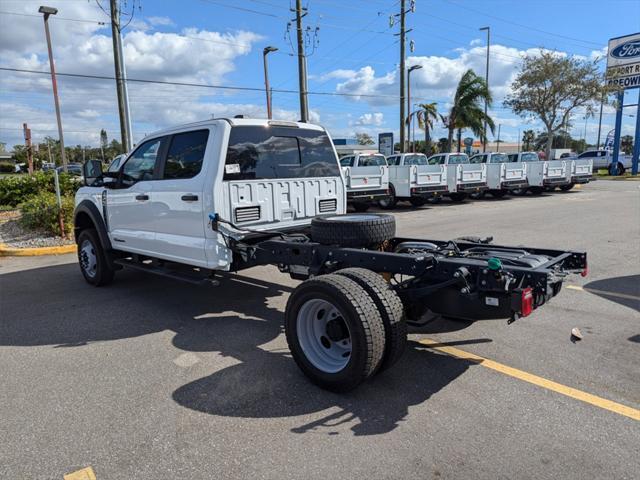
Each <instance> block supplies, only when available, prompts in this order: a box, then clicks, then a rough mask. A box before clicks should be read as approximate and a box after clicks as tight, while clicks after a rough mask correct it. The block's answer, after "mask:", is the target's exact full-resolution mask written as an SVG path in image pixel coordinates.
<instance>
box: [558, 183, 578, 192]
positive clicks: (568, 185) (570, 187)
mask: <svg viewBox="0 0 640 480" xmlns="http://www.w3.org/2000/svg"><path fill="white" fill-rule="evenodd" d="M575 186H576V184H575V183H569V184H567V185H562V186H561V187H560V190H562V191H563V192H568V191H569V190H571V189H572V188H573V187H575Z"/></svg>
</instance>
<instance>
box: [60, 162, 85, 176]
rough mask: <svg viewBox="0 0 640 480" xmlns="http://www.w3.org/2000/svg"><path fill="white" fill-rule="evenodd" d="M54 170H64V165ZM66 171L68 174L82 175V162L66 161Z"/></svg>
mask: <svg viewBox="0 0 640 480" xmlns="http://www.w3.org/2000/svg"><path fill="white" fill-rule="evenodd" d="M56 170H57V171H58V173H62V172H64V167H57V168H56ZM67 173H68V174H69V175H73V176H76V177H81V176H82V164H81V163H68V164H67Z"/></svg>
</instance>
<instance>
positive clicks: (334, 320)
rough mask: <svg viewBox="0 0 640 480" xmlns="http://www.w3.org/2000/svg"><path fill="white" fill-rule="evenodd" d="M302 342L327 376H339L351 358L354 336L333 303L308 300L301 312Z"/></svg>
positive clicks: (301, 345) (298, 323) (314, 363)
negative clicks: (337, 374)
mask: <svg viewBox="0 0 640 480" xmlns="http://www.w3.org/2000/svg"><path fill="white" fill-rule="evenodd" d="M296 326H297V331H298V339H299V342H300V347H301V348H302V351H303V352H304V354H305V356H306V357H307V359H308V360H309V362H311V363H312V364H313V366H314V367H316V368H317V369H318V370H321V371H322V372H325V373H337V372H339V371H340V370H342V369H343V368H345V367H346V366H347V364H348V363H349V358H350V357H351V334H350V332H349V327H348V326H347V324H346V322H345V321H344V318H343V316H342V313H341V312H340V310H338V308H337V307H336V306H335V305H333V304H331V303H330V302H328V301H326V300H322V299H313V300H308V301H307V302H305V303H304V305H302V307H301V308H300V310H299V311H298V316H297V319H296Z"/></svg>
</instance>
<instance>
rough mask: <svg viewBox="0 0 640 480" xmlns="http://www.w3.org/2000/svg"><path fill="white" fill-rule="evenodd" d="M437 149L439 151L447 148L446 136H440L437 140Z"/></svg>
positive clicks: (444, 150)
mask: <svg viewBox="0 0 640 480" xmlns="http://www.w3.org/2000/svg"><path fill="white" fill-rule="evenodd" d="M436 148H437V151H438V152H439V153H442V152H446V151H447V149H448V148H449V139H448V138H446V137H442V138H440V139H439V140H438V144H437V145H436Z"/></svg>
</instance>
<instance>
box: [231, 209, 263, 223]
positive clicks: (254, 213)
mask: <svg viewBox="0 0 640 480" xmlns="http://www.w3.org/2000/svg"><path fill="white" fill-rule="evenodd" d="M256 220H260V207H259V206H258V205H256V206H253V207H240V208H236V223H242V222H255V221H256Z"/></svg>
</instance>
